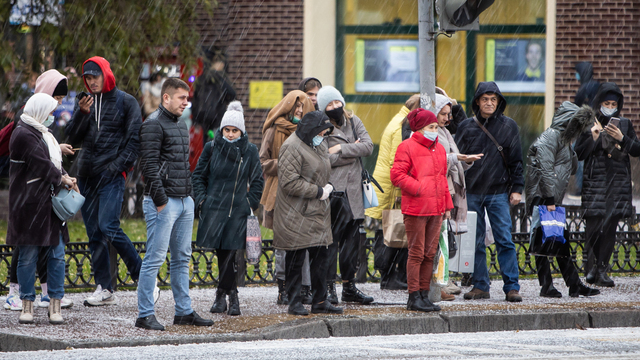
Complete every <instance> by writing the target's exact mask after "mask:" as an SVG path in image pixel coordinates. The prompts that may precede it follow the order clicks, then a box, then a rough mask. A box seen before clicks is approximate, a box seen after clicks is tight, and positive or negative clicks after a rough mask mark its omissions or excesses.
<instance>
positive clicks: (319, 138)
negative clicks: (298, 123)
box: [313, 135, 324, 146]
mask: <svg viewBox="0 0 640 360" xmlns="http://www.w3.org/2000/svg"><path fill="white" fill-rule="evenodd" d="M322 140H324V137H323V136H320V135H316V136H314V137H313V146H318V145H320V144H322Z"/></svg>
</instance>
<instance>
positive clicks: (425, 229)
mask: <svg viewBox="0 0 640 360" xmlns="http://www.w3.org/2000/svg"><path fill="white" fill-rule="evenodd" d="M404 226H405V228H406V229H407V240H408V242H409V258H408V260H407V285H408V286H409V293H413V292H415V291H423V290H429V285H430V284H431V276H432V275H433V260H434V258H435V256H436V250H437V249H438V240H439V239H440V227H441V226H442V215H438V216H411V215H404Z"/></svg>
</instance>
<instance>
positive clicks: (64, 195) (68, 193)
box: [51, 185, 84, 221]
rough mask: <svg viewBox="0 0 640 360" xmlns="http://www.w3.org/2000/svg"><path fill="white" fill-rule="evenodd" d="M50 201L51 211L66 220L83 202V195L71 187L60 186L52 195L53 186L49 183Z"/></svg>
mask: <svg viewBox="0 0 640 360" xmlns="http://www.w3.org/2000/svg"><path fill="white" fill-rule="evenodd" d="M51 203H52V204H53V212H54V213H55V214H56V215H57V216H58V217H59V218H60V220H62V221H67V220H69V219H71V218H72V217H73V215H75V214H76V213H77V212H78V211H79V210H80V209H81V208H82V205H83V204H84V196H82V195H80V194H78V193H77V192H76V191H75V190H73V189H66V188H64V187H63V188H62V189H60V191H58V194H57V195H54V187H53V185H51Z"/></svg>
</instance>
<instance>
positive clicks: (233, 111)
mask: <svg viewBox="0 0 640 360" xmlns="http://www.w3.org/2000/svg"><path fill="white" fill-rule="evenodd" d="M225 126H235V127H237V128H238V129H240V131H242V134H245V130H244V115H243V113H242V104H240V101H238V100H235V101H232V102H230V103H229V106H228V107H227V111H226V112H225V113H224V115H223V116H222V121H220V129H222V128H224V127H225Z"/></svg>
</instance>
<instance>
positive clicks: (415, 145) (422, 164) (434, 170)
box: [391, 108, 453, 312]
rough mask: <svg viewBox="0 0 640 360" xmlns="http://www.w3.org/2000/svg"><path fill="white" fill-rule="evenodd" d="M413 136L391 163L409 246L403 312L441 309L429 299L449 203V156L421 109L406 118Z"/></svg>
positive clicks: (428, 115)
mask: <svg viewBox="0 0 640 360" xmlns="http://www.w3.org/2000/svg"><path fill="white" fill-rule="evenodd" d="M407 118H408V120H409V125H410V126H411V130H412V131H413V135H411V137H410V138H409V139H407V140H405V141H403V142H402V143H401V144H400V146H398V150H397V151H396V156H395V159H394V161H393V167H392V168H391V182H392V183H393V185H395V186H398V187H399V188H400V189H401V190H402V214H403V215H404V225H405V228H406V230H407V240H408V242H409V259H408V260H407V284H408V286H409V300H408V301H407V310H415V311H425V312H429V311H440V307H439V306H438V305H435V304H433V303H432V302H431V301H430V300H429V286H430V284H431V275H432V274H433V260H434V258H435V255H436V250H437V248H438V239H439V238H440V228H441V226H442V221H443V220H444V219H448V218H450V217H451V212H450V211H451V209H453V202H452V200H451V196H450V195H449V185H448V183H447V153H446V151H445V149H444V147H443V146H442V145H441V144H439V143H438V120H437V117H436V115H435V114H434V113H432V112H431V111H429V110H425V109H422V108H418V109H415V110H413V111H411V112H410V113H409V115H407Z"/></svg>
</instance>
